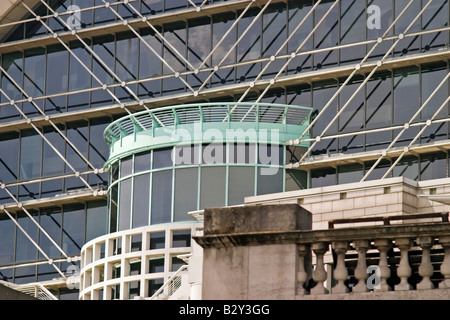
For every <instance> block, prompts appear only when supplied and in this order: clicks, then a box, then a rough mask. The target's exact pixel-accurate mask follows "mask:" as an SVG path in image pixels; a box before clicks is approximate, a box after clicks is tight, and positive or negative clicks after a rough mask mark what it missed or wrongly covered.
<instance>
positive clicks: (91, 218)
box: [86, 188, 117, 242]
mask: <svg viewBox="0 0 450 320" xmlns="http://www.w3.org/2000/svg"><path fill="white" fill-rule="evenodd" d="M115 190H116V192H115V200H111V201H114V202H115V203H116V204H117V188H116V189H115ZM113 196H114V194H113ZM86 207H87V208H86V242H87V241H90V240H92V239H94V238H96V237H99V236H101V235H104V234H106V232H107V230H106V227H107V225H108V223H107V218H108V209H107V207H106V202H105V201H90V202H88V203H87V206H86ZM112 211H113V210H112V209H111V215H112V214H113V213H112ZM115 211H117V209H115ZM111 220H113V219H111ZM114 221H115V219H114ZM114 225H115V222H114ZM111 232H114V231H111Z"/></svg>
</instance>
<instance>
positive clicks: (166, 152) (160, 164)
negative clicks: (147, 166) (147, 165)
mask: <svg viewBox="0 0 450 320" xmlns="http://www.w3.org/2000/svg"><path fill="white" fill-rule="evenodd" d="M172 150H173V148H163V149H158V150H154V151H153V169H159V168H165V167H171V166H172V165H173V161H172Z"/></svg>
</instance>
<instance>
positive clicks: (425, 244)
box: [417, 237, 434, 289]
mask: <svg viewBox="0 0 450 320" xmlns="http://www.w3.org/2000/svg"><path fill="white" fill-rule="evenodd" d="M417 244H418V245H420V246H421V247H422V261H421V262H420V266H419V275H420V276H421V277H422V281H420V282H419V283H418V284H417V289H434V285H433V283H432V282H431V280H430V277H431V276H432V275H433V271H434V270H433V265H432V264H431V258H430V250H431V247H432V246H433V238H431V237H419V238H418V239H417Z"/></svg>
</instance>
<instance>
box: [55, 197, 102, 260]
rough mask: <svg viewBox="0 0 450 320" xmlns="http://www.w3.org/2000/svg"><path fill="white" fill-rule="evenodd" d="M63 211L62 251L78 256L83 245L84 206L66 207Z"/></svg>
mask: <svg viewBox="0 0 450 320" xmlns="http://www.w3.org/2000/svg"><path fill="white" fill-rule="evenodd" d="M63 211H64V212H63V224H62V226H63V228H62V233H63V238H62V249H63V250H64V252H66V253H67V254H68V255H77V254H80V252H81V247H82V246H83V244H84V230H85V226H84V205H81V204H80V205H78V206H74V207H67V208H64V210H63ZM99 227H100V226H99ZM102 229H103V231H105V230H104V228H102Z"/></svg>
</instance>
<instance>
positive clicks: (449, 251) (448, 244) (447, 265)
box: [439, 236, 450, 289]
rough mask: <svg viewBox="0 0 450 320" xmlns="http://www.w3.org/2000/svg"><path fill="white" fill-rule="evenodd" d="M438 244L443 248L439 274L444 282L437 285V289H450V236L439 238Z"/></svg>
mask: <svg viewBox="0 0 450 320" xmlns="http://www.w3.org/2000/svg"><path fill="white" fill-rule="evenodd" d="M439 242H440V243H441V245H442V247H443V248H444V261H442V264H441V274H442V275H443V276H444V280H442V281H441V283H439V288H441V289H445V288H450V236H445V237H440V238H439Z"/></svg>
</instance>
